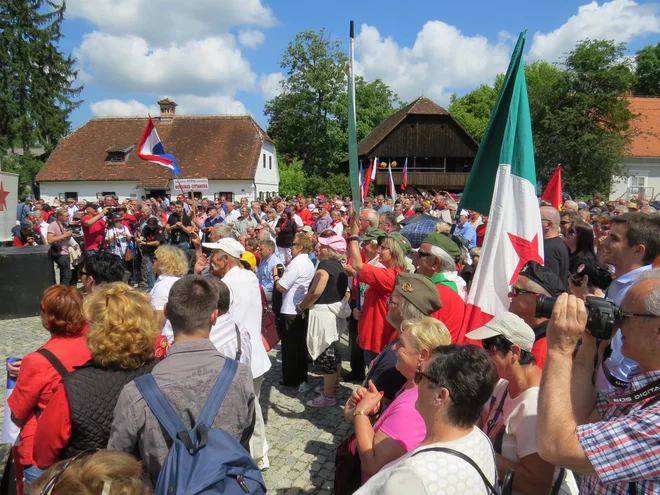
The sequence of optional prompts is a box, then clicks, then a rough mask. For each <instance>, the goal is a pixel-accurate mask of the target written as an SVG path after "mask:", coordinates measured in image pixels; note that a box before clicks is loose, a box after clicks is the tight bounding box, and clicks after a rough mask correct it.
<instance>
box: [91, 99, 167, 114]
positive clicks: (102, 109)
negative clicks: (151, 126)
mask: <svg viewBox="0 0 660 495" xmlns="http://www.w3.org/2000/svg"><path fill="white" fill-rule="evenodd" d="M89 108H90V109H91V110H92V114H93V115H94V116H95V117H132V116H134V115H139V116H142V115H148V114H151V115H160V109H159V108H158V105H150V106H147V105H145V104H144V103H140V102H139V101H137V100H126V101H124V100H101V101H96V102H94V103H92V104H90V105H89Z"/></svg>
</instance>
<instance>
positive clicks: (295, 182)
mask: <svg viewBox="0 0 660 495" xmlns="http://www.w3.org/2000/svg"><path fill="white" fill-rule="evenodd" d="M285 161H286V160H285V158H284V156H282V155H280V153H278V154H277V162H278V163H279V168H280V196H297V195H299V194H303V193H304V192H305V185H306V183H307V176H306V175H305V172H304V171H303V162H302V160H298V159H297V158H294V159H293V160H292V161H291V162H290V163H288V164H286V163H285Z"/></svg>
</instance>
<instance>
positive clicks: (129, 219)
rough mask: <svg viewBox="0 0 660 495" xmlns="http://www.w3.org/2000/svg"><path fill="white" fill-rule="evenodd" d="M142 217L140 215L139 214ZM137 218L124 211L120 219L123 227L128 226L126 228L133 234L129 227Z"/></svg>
mask: <svg viewBox="0 0 660 495" xmlns="http://www.w3.org/2000/svg"><path fill="white" fill-rule="evenodd" d="M140 217H142V215H140ZM136 221H137V219H136V217H134V216H133V215H131V214H130V213H126V215H124V217H123V218H122V219H121V223H122V224H124V227H128V230H129V231H130V232H131V234H134V233H135V232H133V229H132V228H131V224H132V225H135V223H136Z"/></svg>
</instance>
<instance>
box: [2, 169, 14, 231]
mask: <svg viewBox="0 0 660 495" xmlns="http://www.w3.org/2000/svg"><path fill="white" fill-rule="evenodd" d="M17 204H18V175H17V174H10V173H9V172H0V241H11V238H12V235H11V229H12V228H14V226H15V225H16V205H17Z"/></svg>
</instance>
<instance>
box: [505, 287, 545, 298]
mask: <svg viewBox="0 0 660 495" xmlns="http://www.w3.org/2000/svg"><path fill="white" fill-rule="evenodd" d="M509 294H511V295H512V296H513V297H516V296H518V295H520V294H536V295H538V293H536V292H533V291H531V290H525V289H521V288H520V287H514V286H511V288H510V289H509Z"/></svg>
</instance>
